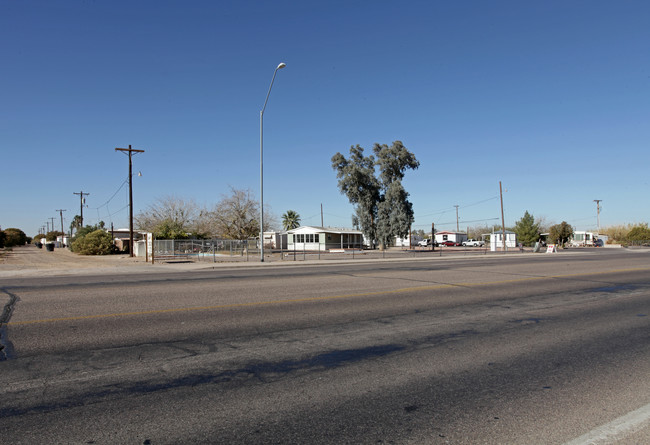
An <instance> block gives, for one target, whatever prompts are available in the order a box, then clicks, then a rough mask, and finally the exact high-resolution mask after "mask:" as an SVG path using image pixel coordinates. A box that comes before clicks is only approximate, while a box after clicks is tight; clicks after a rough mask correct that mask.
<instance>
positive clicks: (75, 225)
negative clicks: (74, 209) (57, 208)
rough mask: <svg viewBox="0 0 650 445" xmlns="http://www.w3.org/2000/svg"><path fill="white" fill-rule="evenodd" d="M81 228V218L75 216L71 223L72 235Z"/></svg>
mask: <svg viewBox="0 0 650 445" xmlns="http://www.w3.org/2000/svg"><path fill="white" fill-rule="evenodd" d="M81 228H82V227H81V216H79V215H75V216H74V218H72V222H71V223H70V233H72V231H73V230H79V229H81Z"/></svg>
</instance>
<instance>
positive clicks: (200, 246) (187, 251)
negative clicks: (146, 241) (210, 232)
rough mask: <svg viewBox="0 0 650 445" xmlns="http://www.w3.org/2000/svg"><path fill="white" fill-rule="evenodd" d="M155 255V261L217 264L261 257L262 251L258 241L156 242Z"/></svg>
mask: <svg viewBox="0 0 650 445" xmlns="http://www.w3.org/2000/svg"><path fill="white" fill-rule="evenodd" d="M153 254H154V255H153V256H154V260H156V259H158V260H166V261H168V260H186V261H210V262H216V261H218V259H222V258H223V257H229V258H233V257H241V258H246V259H247V258H248V256H254V255H258V256H259V254H260V250H259V247H258V243H257V240H256V239H248V240H232V239H211V240H155V241H154V242H153Z"/></svg>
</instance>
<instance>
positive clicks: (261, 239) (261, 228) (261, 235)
mask: <svg viewBox="0 0 650 445" xmlns="http://www.w3.org/2000/svg"><path fill="white" fill-rule="evenodd" d="M285 66H287V65H286V64H285V63H280V64H279V65H278V66H277V68H276V69H275V71H273V77H272V78H271V85H269V92H268V93H266V99H265V100H264V106H263V107H262V110H261V111H260V262H262V263H263V262H264V150H263V146H264V110H265V109H266V103H267V102H268V101H269V96H270V95H271V88H273V82H274V81H275V75H276V74H277V73H278V70H280V69H282V68H284V67H285Z"/></svg>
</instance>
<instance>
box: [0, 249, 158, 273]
mask: <svg viewBox="0 0 650 445" xmlns="http://www.w3.org/2000/svg"><path fill="white" fill-rule="evenodd" d="M138 264H141V265H143V266H146V265H147V264H146V263H145V262H144V259H138V258H131V257H129V256H128V255H107V256H85V255H77V254H75V253H72V252H70V251H69V250H68V249H54V251H53V252H48V251H47V250H46V249H45V248H42V249H39V248H38V247H36V246H34V245H27V246H21V247H14V248H13V249H11V250H3V251H1V252H0V273H1V275H7V274H8V273H10V272H21V271H22V272H27V271H34V272H35V273H45V274H47V272H54V271H79V270H84V269H97V268H118V267H124V266H127V267H128V266H136V265H138ZM1 275H0V276H1Z"/></svg>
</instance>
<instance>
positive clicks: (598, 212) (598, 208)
mask: <svg viewBox="0 0 650 445" xmlns="http://www.w3.org/2000/svg"><path fill="white" fill-rule="evenodd" d="M600 201H602V199H594V202H595V203H596V215H597V216H596V218H597V222H598V235H600Z"/></svg>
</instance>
